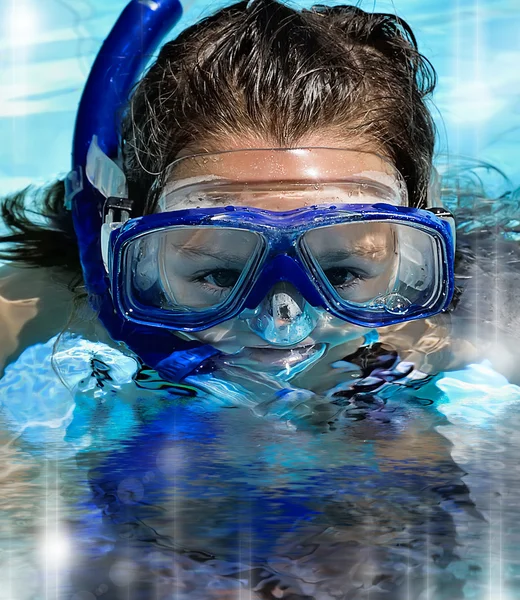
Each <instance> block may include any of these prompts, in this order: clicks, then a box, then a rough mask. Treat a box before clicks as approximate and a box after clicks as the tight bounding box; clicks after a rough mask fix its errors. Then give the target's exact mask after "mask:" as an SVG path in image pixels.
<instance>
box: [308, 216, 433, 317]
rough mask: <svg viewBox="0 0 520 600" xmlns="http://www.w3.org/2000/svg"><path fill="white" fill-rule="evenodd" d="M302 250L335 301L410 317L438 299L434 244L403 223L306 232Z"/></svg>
mask: <svg viewBox="0 0 520 600" xmlns="http://www.w3.org/2000/svg"><path fill="white" fill-rule="evenodd" d="M302 249H303V251H304V254H305V255H307V257H308V259H309V260H310V262H311V263H312V264H313V267H314V269H315V270H316V271H317V273H318V274H319V275H320V277H321V278H322V279H323V280H324V281H325V282H326V285H327V287H328V288H329V290H330V291H331V292H332V295H333V297H334V298H335V300H336V301H337V302H338V303H340V304H344V303H349V304H352V305H354V306H359V307H363V308H364V309H368V310H370V311H373V312H386V313H391V314H403V315H404V314H407V313H408V312H409V311H412V310H413V309H414V308H416V307H417V305H421V306H422V307H424V308H426V307H428V306H430V305H432V304H433V303H434V302H435V301H436V300H437V298H438V293H439V287H438V274H439V269H440V264H439V260H440V252H439V247H438V242H437V241H436V238H435V237H433V236H432V235H431V234H430V233H428V232H427V231H425V230H422V229H418V228H416V227H411V226H409V225H406V224H402V223H397V224H396V223H390V222H377V221H368V222H367V221H364V222H353V223H341V224H338V225H330V226H326V227H321V228H319V229H314V230H311V231H308V232H306V233H305V234H304V236H303V240H302Z"/></svg>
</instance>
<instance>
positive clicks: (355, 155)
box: [160, 139, 402, 369]
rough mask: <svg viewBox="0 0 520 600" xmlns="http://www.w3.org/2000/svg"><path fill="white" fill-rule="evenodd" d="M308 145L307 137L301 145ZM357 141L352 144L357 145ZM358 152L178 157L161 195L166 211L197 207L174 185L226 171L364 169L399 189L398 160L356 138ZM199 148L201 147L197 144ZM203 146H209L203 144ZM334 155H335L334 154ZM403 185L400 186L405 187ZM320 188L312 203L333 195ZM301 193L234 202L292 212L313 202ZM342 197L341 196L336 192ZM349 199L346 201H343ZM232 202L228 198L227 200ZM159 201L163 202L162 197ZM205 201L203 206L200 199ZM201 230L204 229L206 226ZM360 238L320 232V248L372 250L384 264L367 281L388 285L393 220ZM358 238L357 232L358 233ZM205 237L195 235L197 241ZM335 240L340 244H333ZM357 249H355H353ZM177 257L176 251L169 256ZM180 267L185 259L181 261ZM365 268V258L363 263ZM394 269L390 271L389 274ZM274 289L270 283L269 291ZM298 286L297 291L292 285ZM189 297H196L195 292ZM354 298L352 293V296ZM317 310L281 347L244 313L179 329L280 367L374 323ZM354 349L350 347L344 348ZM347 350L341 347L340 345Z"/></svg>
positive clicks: (240, 177) (294, 177)
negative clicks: (302, 334) (305, 328)
mask: <svg viewBox="0 0 520 600" xmlns="http://www.w3.org/2000/svg"><path fill="white" fill-rule="evenodd" d="M301 146H302V147H303V146H304V144H301ZM305 146H307V147H318V146H321V147H324V146H326V147H327V148H332V147H336V148H339V149H342V148H345V147H347V144H341V145H339V144H335V145H334V144H331V143H330V141H328V143H327V144H324V143H323V142H322V141H321V142H320V141H319V140H317V139H314V140H312V139H311V140H306V144H305ZM247 147H248V146H247V145H245V144H244V143H243V142H242V143H241V144H240V145H238V144H237V145H236V146H232V145H231V144H228V145H227V147H225V148H223V147H220V148H219V152H222V151H223V150H237V149H247ZM249 147H250V148H259V147H269V146H268V145H267V144H263V145H262V144H259V143H258V142H256V143H253V144H250V145H249ZM351 147H352V146H351ZM356 149H358V150H359V151H358V152H348V153H344V154H342V153H331V152H330V151H329V152H327V151H324V150H322V151H321V152H320V150H319V149H316V150H315V151H313V152H312V156H309V157H307V158H306V159H305V160H304V161H302V159H301V157H298V156H297V154H294V153H277V157H276V163H273V162H272V161H269V160H266V161H265V162H261V161H258V156H255V155H254V154H253V153H248V152H243V153H240V152H230V153H229V154H226V153H224V154H220V155H219V156H218V161H214V160H211V157H210V158H209V159H208V160H204V159H202V160H197V161H191V160H188V161H180V162H179V163H178V164H177V166H176V167H175V168H174V169H173V170H172V171H171V173H170V182H168V183H167V184H166V186H165V188H164V191H163V194H162V197H161V198H162V199H164V198H166V203H165V204H164V202H163V210H168V211H172V210H180V209H185V208H193V203H192V202H191V201H190V199H189V198H187V199H186V198H182V196H180V195H179V198H180V199H177V198H176V195H175V189H176V188H177V187H178V186H179V182H181V183H182V182H187V183H189V182H193V181H196V180H197V179H199V178H202V179H204V178H208V177H210V178H224V179H226V180H228V181H229V180H232V181H233V180H236V181H247V182H248V183H255V182H258V183H260V182H262V183H266V182H270V181H271V182H273V181H275V180H278V181H279V180H281V179H282V180H284V181H295V182H298V181H302V180H309V178H312V176H313V173H319V174H320V177H323V178H325V177H326V178H327V179H329V180H331V181H334V180H341V179H345V178H346V177H349V176H351V175H357V176H360V175H361V176H364V177H368V178H373V179H375V180H378V181H379V182H380V183H383V184H385V185H387V186H388V187H395V189H396V190H397V189H399V182H398V181H397V179H395V176H394V173H395V170H394V169H395V168H394V167H392V165H391V164H389V162H388V161H387V160H385V159H383V158H381V157H380V156H378V155H377V154H375V152H377V151H378V150H376V149H374V148H373V147H368V146H367V145H366V144H364V145H359V144H357V148H356ZM199 152H200V150H199ZM204 152H208V150H207V149H206V148H205V149H204ZM192 154H197V151H196V150H193V149H191V151H189V152H187V151H183V152H182V153H181V155H180V156H179V157H182V156H183V155H185V156H189V155H192ZM332 155H333V156H332ZM401 191H402V190H401ZM319 195H320V192H316V198H313V199H314V202H311V203H316V204H318V203H319V204H326V203H327V198H326V197H323V198H320V197H319ZM306 198H307V199H305V198H303V197H302V196H301V195H298V194H294V193H292V192H275V193H273V192H268V191H266V192H265V193H258V192H256V193H255V194H251V195H250V196H248V195H247V194H241V195H240V196H237V199H236V201H233V204H235V205H236V206H238V205H243V206H251V207H254V208H259V209H266V210H270V211H287V210H294V209H298V208H303V207H305V206H306V205H308V204H309V202H308V197H306ZM356 201H357V202H366V201H367V200H366V198H364V199H363V198H361V197H360V198H358V199H356V198H349V199H348V203H354V202H356ZM335 202H336V203H337V202H338V200H337V198H336V199H335ZM344 202H345V203H347V200H345V201H344ZM228 203H229V202H228ZM330 203H331V204H333V203H334V199H331V200H330ZM160 204H161V201H160ZM197 206H201V203H200V201H197ZM214 206H219V204H218V201H216V200H212V199H211V198H208V199H207V200H206V199H204V201H203V207H205V208H211V207H214ZM201 207H202V206H201ZM201 235H202V233H201ZM356 235H357V237H356V239H352V238H351V237H349V239H346V240H344V241H342V243H343V244H346V245H348V248H337V243H336V242H337V240H332V241H331V240H330V239H328V238H327V237H326V236H323V235H322V236H321V237H320V236H317V238H316V244H317V248H316V251H317V252H318V253H323V254H324V255H330V254H331V253H332V252H336V253H337V252H338V251H342V250H344V251H347V250H348V251H349V253H350V254H351V255H353V257H352V258H351V259H350V260H355V261H358V263H363V261H365V262H366V261H367V256H370V265H371V268H372V269H379V270H378V272H377V273H375V274H374V276H373V277H372V278H371V279H370V282H369V283H366V284H365V287H366V285H369V286H370V285H372V286H376V287H377V286H381V285H383V284H384V282H382V281H381V280H382V279H385V278H388V277H391V273H392V272H393V269H392V264H391V263H392V261H394V260H395V256H396V254H395V240H394V234H393V231H392V228H391V226H390V225H388V224H384V223H373V224H368V223H367V226H366V228H362V229H358V233H357V234H356ZM358 238H359V239H358ZM195 241H197V242H200V240H199V239H198V238H197V240H195ZM331 244H333V245H334V247H331ZM354 249H355V250H356V252H354V251H353V250H354ZM171 260H172V261H174V260H175V258H172V259H171ZM177 267H179V265H177ZM172 268H173V267H172ZM358 268H359V265H358ZM173 271H174V272H175V273H178V274H179V277H182V272H183V270H182V268H175V269H173ZM389 274H390V275H389ZM169 281H170V282H171V283H172V285H174V286H176V285H177V283H178V285H177V287H178V290H177V289H176V291H175V295H176V297H179V294H181V295H182V294H184V295H186V294H187V295H189V294H195V293H200V291H199V290H191V289H189V286H186V285H184V284H183V282H182V281H178V282H177V281H176V278H175V277H173V276H170V277H169ZM269 291H270V290H266V294H267V293H268V292H269ZM294 291H295V293H298V292H297V290H294ZM372 292H373V290H370V289H368V290H367V289H365V290H364V291H361V290H358V291H356V290H355V289H353V290H352V291H350V292H348V293H350V294H356V293H357V294H363V293H367V294H371V293H372ZM190 299H191V297H190ZM349 299H350V298H349ZM352 300H354V301H363V300H364V299H363V298H357V297H354V298H352ZM318 312H319V314H318V316H317V320H316V326H315V327H314V329H313V330H312V331H311V333H310V334H309V335H308V336H307V337H306V338H305V339H304V340H302V341H301V342H299V343H298V344H296V345H294V346H287V347H284V348H283V349H280V348H279V347H278V348H275V347H273V346H272V345H271V344H269V343H268V342H267V341H265V339H263V338H262V337H260V336H259V335H257V333H255V332H254V331H253V330H252V329H251V328H250V326H249V325H248V323H247V322H246V320H244V319H241V318H238V317H237V318H234V319H231V320H228V321H226V322H224V323H221V324H219V325H216V326H214V327H211V328H209V329H206V330H204V331H199V332H193V333H189V334H187V333H181V332H178V334H177V335H179V336H181V337H184V338H188V339H197V340H199V341H201V342H203V343H206V344H210V345H212V346H214V347H215V348H217V349H219V350H220V351H222V352H224V353H226V354H236V353H238V354H237V356H238V357H239V358H240V357H241V356H245V357H247V361H248V364H251V362H252V363H253V364H258V365H264V367H265V368H268V367H269V366H270V367H273V368H275V369H276V365H287V360H288V358H289V357H292V358H293V359H294V360H295V362H299V361H301V360H303V359H305V357H306V356H307V355H308V354H309V352H310V351H311V350H310V349H312V348H316V347H321V348H323V347H324V345H326V348H327V349H328V350H329V349H331V348H333V347H336V346H340V345H345V344H347V345H348V346H349V347H350V348H351V349H352V350H354V349H355V348H356V347H357V346H359V344H360V342H361V340H362V338H363V337H364V336H365V335H366V334H367V332H368V329H367V328H364V327H360V326H357V325H353V324H350V323H347V322H345V321H343V320H341V319H338V318H336V317H334V316H332V315H330V314H328V313H326V312H325V311H324V310H320V311H318ZM347 353H348V352H347V351H346V349H345V353H344V354H343V355H345V354H347ZM340 354H341V352H340Z"/></svg>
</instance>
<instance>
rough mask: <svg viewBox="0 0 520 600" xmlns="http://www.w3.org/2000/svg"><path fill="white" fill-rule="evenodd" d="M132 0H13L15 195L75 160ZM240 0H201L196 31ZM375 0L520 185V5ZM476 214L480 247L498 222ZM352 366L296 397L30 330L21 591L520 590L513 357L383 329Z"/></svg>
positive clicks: (23, 377)
mask: <svg viewBox="0 0 520 600" xmlns="http://www.w3.org/2000/svg"><path fill="white" fill-rule="evenodd" d="M124 4H125V3H124V2H120V1H119V0H113V1H111V2H110V3H106V2H104V3H103V2H100V1H99V0H89V1H87V0H46V3H45V7H43V5H42V4H41V3H36V2H32V1H30V0H23V1H19V2H16V3H15V2H10V3H9V2H8V3H5V4H4V5H2V7H1V8H0V12H1V11H4V10H5V15H6V17H5V19H3V20H0V22H2V23H3V25H2V26H3V27H4V28H5V29H4V35H3V37H2V39H1V40H0V48H2V53H0V60H1V61H2V63H3V66H4V69H3V70H2V78H3V81H2V100H1V101H0V102H1V104H0V111H1V113H0V128H1V133H2V139H3V140H5V143H4V144H3V145H2V148H1V149H0V153H2V154H1V159H0V165H1V167H0V168H1V169H2V172H1V173H0V192H7V191H11V190H14V189H18V188H19V187H21V186H23V185H26V184H27V183H30V182H41V181H43V180H44V179H48V178H49V177H54V176H56V175H58V174H60V173H64V172H66V170H67V168H68V160H69V152H70V138H71V133H72V127H73V120H74V112H75V108H76V105H77V102H78V99H79V94H80V92H81V87H82V85H83V83H84V81H85V78H86V76H87V74H88V69H89V66H90V64H91V63H92V60H93V58H94V56H95V52H96V51H97V49H98V48H99V45H100V43H101V41H102V39H103V36H104V35H106V33H107V32H108V30H109V28H110V27H111V25H112V24H113V22H114V21H115V19H116V18H117V15H118V13H119V11H120V10H121V8H122V7H123V6H124ZM368 4H369V3H364V4H362V6H364V7H365V8H367V9H373V8H374V4H373V3H370V6H369V5H368ZM218 6H219V4H211V5H210V4H208V3H201V2H191V3H190V2H187V3H186V4H185V17H184V20H183V21H182V22H181V24H180V25H179V27H185V26H186V25H187V24H189V23H190V22H193V21H194V20H196V19H198V18H199V17H200V15H201V14H207V13H209V12H211V11H212V10H214V9H216V8H217V7H218ZM375 9H376V10H380V11H382V12H384V11H391V12H394V11H396V12H397V13H398V14H400V15H401V16H403V17H404V18H405V19H407V20H408V21H409V22H410V24H411V25H412V27H413V28H414V30H415V31H416V33H417V35H418V38H419V43H420V46H421V49H422V50H423V51H424V52H425V53H426V54H427V55H428V56H429V57H430V58H431V60H432V62H433V64H434V66H435V67H436V68H437V70H438V71H439V75H440V85H439V89H438V92H437V95H436V97H435V101H436V105H437V107H438V108H439V113H440V114H442V118H443V120H441V119H440V116H439V115H437V121H438V124H439V140H438V146H439V151H444V150H446V149H447V148H449V151H450V155H455V154H463V155H466V156H468V157H469V158H470V159H478V160H481V161H488V162H490V163H492V164H495V165H498V166H499V167H500V168H501V170H502V171H503V172H504V174H505V176H506V178H504V177H503V176H501V175H496V173H495V175H496V177H495V175H493V173H494V172H493V173H491V172H489V173H488V172H487V171H486V169H485V168H484V171H486V173H487V174H486V181H490V182H491V183H490V185H491V187H493V186H495V187H493V194H494V195H495V197H496V196H500V195H501V194H500V192H497V191H496V190H497V189H499V188H500V186H502V188H504V189H513V188H514V186H515V185H518V182H519V181H520V171H519V167H518V164H519V161H518V148H517V147H516V145H515V144H516V138H515V134H514V131H515V128H516V129H517V128H518V125H519V121H518V119H519V118H520V117H519V112H518V110H517V109H516V105H517V102H518V90H519V89H520V88H519V86H518V79H519V78H520V75H519V72H518V69H517V68H516V66H517V64H518V58H519V56H518V54H519V52H520V48H518V42H517V37H516V36H515V35H514V33H515V32H516V30H517V28H518V23H519V21H520V11H519V10H518V8H517V7H515V6H514V3H513V2H511V1H509V2H508V1H505V0H496V1H494V2H493V3H491V1H490V0H488V1H487V2H476V1H471V2H470V1H463V0H458V1H456V2H455V1H454V2H433V1H425V2H421V5H420V10H419V9H418V4H417V3H416V2H412V1H411V0H403V1H400V0H395V2H394V3H388V2H379V1H378V2H376V3H375ZM515 44H516V46H515ZM515 90H516V92H515ZM42 149H45V151H42ZM490 173H491V175H490ZM493 177H495V179H493ZM507 177H508V178H509V180H510V181H508V180H507ZM497 182H498V183H497ZM510 199H511V203H510V204H509V205H508V207H509V208H508V210H509V213H507V211H502V213H501V215H502V216H503V223H502V225H504V224H505V223H507V225H508V227H509V228H510V230H511V231H514V230H515V226H514V223H513V225H511V223H512V222H513V221H514V219H515V218H516V215H517V214H518V212H515V211H517V204H516V202H517V200H515V199H514V197H513V195H511V196H510ZM448 200H449V199H448ZM467 209H468V207H467V206H466V207H465V206H461V207H460V211H461V214H467ZM472 210H473V212H472V213H471V214H472V215H473V217H474V218H473V220H472V219H469V218H468V220H467V222H463V221H462V220H460V223H459V226H460V230H461V233H462V234H463V235H465V236H466V238H465V239H467V240H468V241H467V245H468V248H469V247H471V245H472V244H473V243H474V241H475V240H474V238H472V237H471V236H472V235H473V234H474V223H475V222H476V221H477V220H479V223H480V225H479V227H480V230H482V229H483V228H485V227H486V226H487V225H488V219H489V218H490V214H492V215H493V218H496V214H495V212H496V211H495V212H493V211H492V210H491V209H489V210H488V209H487V208H486V207H481V208H479V209H478V210H476V209H475V207H474V206H473V205H472ZM486 210H487V212H486ZM506 213H507V214H506ZM477 218H478V219H477ZM504 227H505V225H504ZM511 231H510V232H509V233H511ZM508 235H509V234H508ZM503 237H504V240H503V242H504V243H506V242H507V241H508V240H509V241H510V240H512V239H515V238H514V236H512V235H509V237H507V236H503ZM493 252H494V253H495V255H494V258H493V256H491V254H493ZM499 252H504V253H506V249H503V248H502V247H500V248H498V246H497V244H494V243H493V244H492V248H490V251H489V253H488V254H489V255H490V256H491V258H489V257H488V258H489V262H488V263H486V264H484V262H481V263H479V269H480V271H479V273H480V275H479V279H478V282H479V285H480V287H481V288H484V287H487V288H488V289H489V288H490V287H492V286H495V287H496V288H497V290H498V289H499V287H498V286H499V285H500V286H502V287H501V288H500V289H501V290H502V289H503V290H505V291H504V297H506V296H505V294H506V293H507V294H510V295H511V298H512V299H513V301H512V302H510V303H509V305H508V306H513V305H514V304H515V302H514V299H515V298H516V295H515V289H516V290H517V289H518V285H517V284H518V275H517V273H516V270H517V267H516V266H515V265H517V263H518V260H517V259H516V258H515V257H514V256H513V255H509V254H507V256H508V257H509V258H508V262H507V267H506V268H504V269H503V270H502V271H500V272H498V271H497V268H496V265H497V264H499V263H498V262H497V253H499ZM508 252H509V250H508ZM504 255H506V254H504ZM500 264H502V263H500ZM515 269H516V270H515ZM515 278H516V279H515ZM473 279H474V280H475V277H474V278H473ZM477 287H478V286H477ZM501 293H502V292H501ZM468 294H470V296H471V298H472V299H473V301H474V303H476V304H478V300H477V298H480V297H481V296H479V291H478V289H477V290H474V289H472V290H471V292H468ZM469 304H471V302H470V303H469ZM467 310H469V308H467ZM491 313H492V314H491ZM479 315H480V320H481V321H482V322H483V323H484V322H485V323H487V324H488V325H489V328H490V331H492V332H493V331H494V332H495V337H496V332H497V331H498V329H497V328H496V326H497V323H498V322H500V321H503V322H504V323H506V325H507V326H508V327H510V328H512V331H513V333H514V332H515V331H516V329H514V327H515V326H516V325H515V322H514V320H513V317H512V316H511V311H509V312H508V309H507V307H505V308H503V310H502V309H501V311H495V312H493V311H491V312H490V314H488V313H487V312H486V308H484V307H483V308H481V309H480V312H479ZM472 327H474V326H473V325H472ZM493 327H495V329H493ZM477 329H478V327H477ZM471 335H472V334H471V333H470V334H468V336H469V337H471ZM513 337H514V336H513ZM498 341H500V340H498ZM495 342H496V340H495ZM499 346H500V344H499ZM432 350H433V349H432ZM425 352H426V354H427V353H428V350H426V351H425ZM495 354H496V353H495ZM494 358H496V356H494ZM499 359H500V357H499ZM340 368H341V369H343V371H342V373H343V376H344V378H345V383H344V385H343V386H342V387H341V389H339V388H336V389H335V391H333V392H330V393H327V392H323V393H319V394H313V393H311V392H308V391H307V390H304V389H298V388H296V387H292V386H291V385H288V386H287V388H286V389H284V393H283V394H281V393H279V392H280V390H279V389H278V388H274V387H270V384H269V382H267V384H266V382H265V381H263V380H262V379H261V378H258V377H256V376H255V375H254V374H251V373H250V372H245V373H241V372H240V369H238V370H237V371H236V372H233V373H232V376H231V377H222V378H219V377H218V372H217V375H214V376H207V377H205V378H204V377H199V378H193V379H190V380H189V381H188V382H187V383H186V384H185V385H182V386H181V385H173V384H168V383H166V382H163V381H161V380H160V379H159V378H158V376H157V375H156V374H154V373H153V372H150V371H146V370H144V369H143V368H142V367H141V365H140V364H139V363H138V361H136V360H135V359H134V358H133V357H132V356H131V355H130V354H129V353H127V352H123V351H122V349H120V348H116V347H112V346H108V345H107V344H106V343H104V342H102V341H100V340H98V339H96V337H95V336H89V335H86V334H85V335H83V334H80V333H77V332H74V331H72V332H69V333H67V334H66V335H64V336H62V337H60V338H53V339H50V340H49V341H48V342H47V343H45V344H38V345H34V346H32V347H29V348H27V349H26V350H25V352H23V353H22V354H21V356H20V357H19V358H18V359H17V360H16V361H15V362H14V363H12V364H11V365H9V366H8V367H7V368H6V370H5V373H4V375H3V377H2V378H1V379H0V406H1V410H0V432H1V433H0V456H1V458H2V460H1V464H2V467H1V468H0V507H1V511H0V573H1V575H2V578H1V581H2V585H1V586H0V600H4V599H5V600H26V599H27V600H32V599H38V600H39V599H45V600H51V599H52V600H54V599H60V600H61V599H62V598H63V599H71V600H95V599H96V598H102V599H106V600H111V599H125V600H129V599H132V600H137V599H141V598H142V599H146V600H147V599H154V600H155V599H179V600H184V599H188V598H189V599H190V600H192V599H193V600H198V599H201V600H206V599H213V598H220V599H222V598H226V599H237V600H244V599H247V600H249V599H256V598H261V599H274V598H286V599H292V600H296V599H302V600H303V599H308V600H310V599H316V600H329V599H344V600H347V599H349V600H353V599H355V600H357V599H366V600H378V599H391V600H401V599H403V600H457V599H459V598H460V599H463V598H467V599H477V600H484V599H486V600H488V599H493V600H494V599H497V600H498V599H501V600H510V599H513V598H520V550H519V548H520V529H519V526H518V523H520V508H519V507H518V502H517V498H518V496H519V492H520V468H519V467H518V458H517V457H518V455H519V452H520V435H519V434H518V431H519V426H520V387H518V386H517V385H513V384H511V383H509V382H508V381H507V379H506V378H505V377H504V376H502V375H500V374H498V373H497V372H496V370H494V368H493V366H492V364H491V363H490V362H489V361H483V362H478V363H476V364H471V365H469V366H467V367H466V368H461V369H460V370H456V371H450V372H447V373H441V374H440V375H437V376H434V377H426V376H425V375H424V374H422V373H420V372H418V371H417V370H415V369H412V367H411V365H409V364H407V363H406V362H403V361H401V360H400V358H399V357H398V356H397V354H396V352H394V351H393V350H392V348H391V345H386V346H385V345H381V344H378V343H377V342H375V343H374V344H372V345H371V346H369V347H367V348H366V349H363V350H361V351H360V352H359V353H358V354H356V356H351V357H348V361H345V362H344V363H343V364H342V365H340ZM226 374H227V375H230V372H229V371H227V372H226ZM255 377H256V378H255ZM246 380H247V382H248V383H251V381H253V383H254V384H258V386H257V387H255V386H254V385H253V388H252V389H253V390H254V391H253V392H252V393H250V392H249V391H248V389H247V386H246V385H245V383H244V382H245V381H246Z"/></svg>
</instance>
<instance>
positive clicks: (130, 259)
mask: <svg viewBox="0 0 520 600" xmlns="http://www.w3.org/2000/svg"><path fill="white" fill-rule="evenodd" d="M261 246H262V238H261V237H260V236H259V235H258V234H256V233H254V232H252V231H245V230H242V229H232V228H224V227H204V226H197V227H176V228H170V229H167V230H161V231H152V232H150V233H147V234H144V235H142V236H140V237H139V238H137V239H135V240H132V242H131V243H130V244H129V246H128V247H127V250H126V253H125V260H126V272H127V273H131V277H130V278H129V279H130V280H129V281H128V282H127V286H128V287H127V293H128V296H129V298H130V299H131V303H132V304H134V305H137V306H143V307H151V308H160V309H164V310H168V311H173V312H186V311H204V310H207V309H212V308H216V307H218V306H219V305H221V304H223V303H224V302H225V301H226V300H227V299H228V298H229V296H230V295H232V294H233V293H234V291H235V290H237V289H238V288H239V287H240V285H241V283H242V281H243V279H244V275H245V273H246V272H247V271H248V270H249V269H250V268H251V265H252V263H253V261H254V259H255V257H256V256H257V255H258V251H259V249H260V248H261Z"/></svg>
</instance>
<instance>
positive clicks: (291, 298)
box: [244, 283, 318, 346]
mask: <svg viewBox="0 0 520 600" xmlns="http://www.w3.org/2000/svg"><path fill="white" fill-rule="evenodd" d="M290 288H291V289H290ZM253 315H254V316H252V317H250V318H246V323H247V324H248V325H249V328H250V329H251V331H253V332H254V333H256V334H257V335H258V336H260V337H261V338H262V339H264V340H265V341H266V342H269V343H270V344H272V345H273V346H293V345H294V344H298V343H300V342H302V341H303V340H304V339H305V338H306V337H308V336H309V335H310V334H311V333H312V331H313V330H314V328H315V327H316V324H317V323H318V312H317V311H316V310H315V309H314V308H313V307H312V306H311V305H310V304H309V303H308V302H307V301H306V300H305V299H304V298H303V297H302V296H301V295H300V294H299V293H298V292H297V291H296V290H295V289H294V288H292V286H289V285H288V284H284V283H281V284H278V285H277V286H275V288H273V290H272V291H271V293H269V294H268V295H267V296H266V297H265V298H264V300H263V301H262V303H261V304H260V306H259V307H258V308H257V309H256V311H254V313H253ZM244 316H245V315H244Z"/></svg>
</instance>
